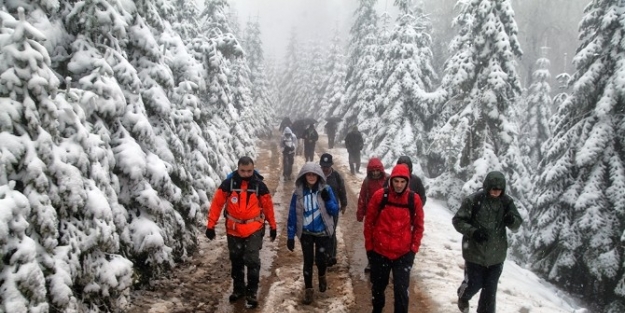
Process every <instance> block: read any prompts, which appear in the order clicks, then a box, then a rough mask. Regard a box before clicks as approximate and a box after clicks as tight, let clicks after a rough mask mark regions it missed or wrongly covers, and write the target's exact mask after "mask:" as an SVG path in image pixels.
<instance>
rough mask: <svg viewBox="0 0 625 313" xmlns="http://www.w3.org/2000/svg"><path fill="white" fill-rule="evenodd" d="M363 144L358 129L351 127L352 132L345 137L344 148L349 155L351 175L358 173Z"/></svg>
mask: <svg viewBox="0 0 625 313" xmlns="http://www.w3.org/2000/svg"><path fill="white" fill-rule="evenodd" d="M364 144H365V141H364V139H363V138H362V133H360V131H359V130H358V127H357V126H354V127H352V130H350V131H349V133H347V136H345V148H347V153H348V154H349V171H350V172H351V173H352V175H354V174H355V173H360V151H361V150H362V148H363V147H364Z"/></svg>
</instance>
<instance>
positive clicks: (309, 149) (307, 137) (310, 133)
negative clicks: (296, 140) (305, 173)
mask: <svg viewBox="0 0 625 313" xmlns="http://www.w3.org/2000/svg"><path fill="white" fill-rule="evenodd" d="M302 139H304V158H306V162H312V161H313V159H314V158H315V144H316V143H317V140H319V134H318V133H317V130H315V124H312V123H311V124H310V125H308V128H306V130H305V131H304V135H303V136H302Z"/></svg>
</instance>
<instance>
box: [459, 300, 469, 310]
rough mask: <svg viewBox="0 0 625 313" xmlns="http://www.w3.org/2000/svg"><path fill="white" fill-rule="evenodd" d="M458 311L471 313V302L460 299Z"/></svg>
mask: <svg viewBox="0 0 625 313" xmlns="http://www.w3.org/2000/svg"><path fill="white" fill-rule="evenodd" d="M458 309H459V310H460V312H462V313H469V301H468V300H463V299H460V298H458Z"/></svg>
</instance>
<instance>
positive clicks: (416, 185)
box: [384, 155, 427, 206]
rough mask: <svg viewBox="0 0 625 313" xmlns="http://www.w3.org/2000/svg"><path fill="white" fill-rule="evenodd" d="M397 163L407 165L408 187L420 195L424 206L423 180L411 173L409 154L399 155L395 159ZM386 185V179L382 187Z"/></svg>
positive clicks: (387, 183)
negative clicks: (408, 173)
mask: <svg viewBox="0 0 625 313" xmlns="http://www.w3.org/2000/svg"><path fill="white" fill-rule="evenodd" d="M397 164H406V166H408V170H409V171H410V185H408V188H410V190H412V191H414V192H416V193H417V194H418V195H419V197H421V202H423V206H425V202H426V201H427V195H426V194H425V186H423V181H421V178H419V176H417V175H415V174H413V173H412V160H411V159H410V157H409V156H405V155H402V156H400V157H399V159H397ZM388 185H389V182H388V181H386V183H385V184H384V187H387V186H388Z"/></svg>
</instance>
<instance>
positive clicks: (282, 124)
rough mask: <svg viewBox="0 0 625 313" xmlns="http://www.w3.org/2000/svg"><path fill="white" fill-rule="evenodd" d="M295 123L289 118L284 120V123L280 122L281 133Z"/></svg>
mask: <svg viewBox="0 0 625 313" xmlns="http://www.w3.org/2000/svg"><path fill="white" fill-rule="evenodd" d="M292 124H293V123H292V122H291V119H290V118H289V117H288V116H287V117H285V118H283V119H282V122H280V127H279V128H278V130H279V131H284V129H285V128H287V127H289V128H290V127H291V125H292Z"/></svg>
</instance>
